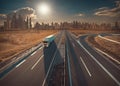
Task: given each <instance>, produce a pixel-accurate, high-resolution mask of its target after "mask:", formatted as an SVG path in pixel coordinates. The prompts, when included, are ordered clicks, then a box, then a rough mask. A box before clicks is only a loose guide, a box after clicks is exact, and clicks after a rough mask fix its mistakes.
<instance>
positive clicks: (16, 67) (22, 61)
mask: <svg viewBox="0 0 120 86" xmlns="http://www.w3.org/2000/svg"><path fill="white" fill-rule="evenodd" d="M25 61H26V60H23V61H22V62H20V63H19V64H18V65H16V68H17V67H19V66H20V65H21V64H22V63H24V62H25Z"/></svg>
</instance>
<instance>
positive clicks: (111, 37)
mask: <svg viewBox="0 0 120 86" xmlns="http://www.w3.org/2000/svg"><path fill="white" fill-rule="evenodd" d="M105 38H108V39H112V40H115V41H118V42H120V35H116V36H105Z"/></svg>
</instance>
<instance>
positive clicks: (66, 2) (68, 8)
mask: <svg viewBox="0 0 120 86" xmlns="http://www.w3.org/2000/svg"><path fill="white" fill-rule="evenodd" d="M41 3H46V4H47V5H48V6H49V8H50V11H51V12H50V14H48V15H41V14H40V13H39V12H38V11H39V8H38V7H39V5H41ZM13 12H16V13H17V14H22V15H23V16H26V15H29V16H31V17H32V18H33V20H34V21H39V22H52V21H53V22H61V21H73V20H78V21H87V22H98V23H99V22H114V21H118V20H119V18H120V0H1V1H0V22H2V21H3V20H4V19H5V18H6V14H8V15H11V14H12V13H13Z"/></svg>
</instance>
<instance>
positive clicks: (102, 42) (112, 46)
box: [95, 37, 120, 57]
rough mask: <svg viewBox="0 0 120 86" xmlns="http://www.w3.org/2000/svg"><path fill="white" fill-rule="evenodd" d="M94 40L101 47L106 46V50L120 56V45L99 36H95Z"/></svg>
mask: <svg viewBox="0 0 120 86" xmlns="http://www.w3.org/2000/svg"><path fill="white" fill-rule="evenodd" d="M95 41H96V42H97V43H98V44H99V45H100V46H102V47H104V48H106V49H107V50H108V51H111V52H113V53H114V54H116V55H117V56H119V57H120V52H119V51H120V45H119V44H116V43H113V42H110V41H107V40H105V39H101V38H99V37H95Z"/></svg>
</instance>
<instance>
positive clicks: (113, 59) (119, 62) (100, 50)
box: [95, 48, 120, 64]
mask: <svg viewBox="0 0 120 86" xmlns="http://www.w3.org/2000/svg"><path fill="white" fill-rule="evenodd" d="M95 49H96V50H97V51H99V52H101V53H103V54H104V55H106V56H107V57H109V58H110V59H112V60H113V61H115V62H116V63H117V64H120V62H119V61H118V60H116V59H115V58H113V57H112V56H110V55H108V54H107V53H105V52H103V51H102V50H100V49H98V48H95Z"/></svg>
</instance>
